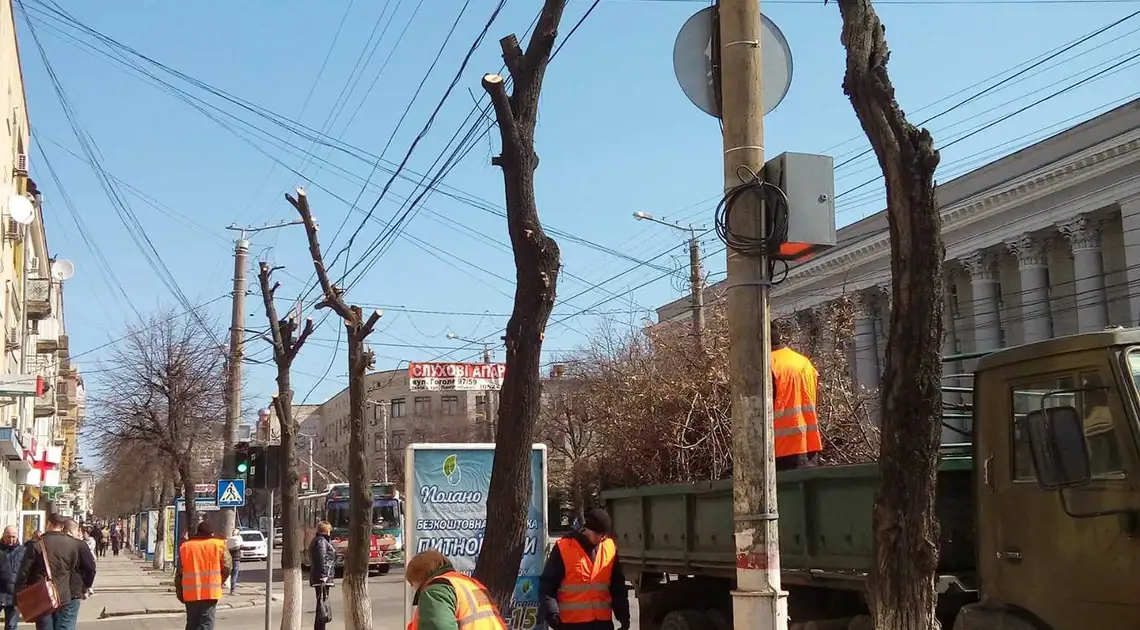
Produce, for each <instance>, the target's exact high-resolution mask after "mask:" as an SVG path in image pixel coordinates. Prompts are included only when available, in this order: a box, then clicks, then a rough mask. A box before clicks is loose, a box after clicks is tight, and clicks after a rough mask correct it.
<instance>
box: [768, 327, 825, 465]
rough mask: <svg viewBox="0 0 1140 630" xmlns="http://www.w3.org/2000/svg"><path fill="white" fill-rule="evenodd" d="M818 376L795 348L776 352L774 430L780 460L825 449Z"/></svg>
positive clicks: (774, 365) (808, 361) (773, 376)
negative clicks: (817, 410) (818, 405)
mask: <svg viewBox="0 0 1140 630" xmlns="http://www.w3.org/2000/svg"><path fill="white" fill-rule="evenodd" d="M818 379H819V376H818V373H817V372H816V370H815V366H814V365H812V364H811V361H810V360H809V359H808V358H807V357H805V356H804V355H802V354H800V353H798V352H796V351H795V350H792V349H791V348H780V349H778V350H773V351H772V384H773V389H774V390H775V391H774V392H773V393H774V394H775V396H774V398H773V403H772V407H773V409H772V411H773V415H772V421H773V422H772V425H773V426H772V428H773V432H774V438H775V443H776V444H775V445H776V457H788V456H790V455H801V454H804V453H814V452H816V451H819V450H822V449H823V440H822V439H821V438H820V434H819V420H818V419H817V417H816V415H815V404H816V391H817V388H818Z"/></svg>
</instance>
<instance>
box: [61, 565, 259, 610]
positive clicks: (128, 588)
mask: <svg viewBox="0 0 1140 630" xmlns="http://www.w3.org/2000/svg"><path fill="white" fill-rule="evenodd" d="M92 590H94V591H95V594H94V595H92V596H91V597H90V598H88V599H87V600H85V601H84V602H83V604H81V605H80V607H79V621H80V622H84V621H95V620H98V619H105V618H108V617H125V616H130V615H156V614H174V613H178V614H181V613H184V612H185V611H186V609H185V607H184V606H183V605H182V603H181V602H179V601H178V598H177V597H175V596H174V573H173V572H172V571H165V572H164V571H157V570H155V569H153V568H151V563H150V562H145V561H143V560H140V559H138V558H135V557H133V556H130V555H126V554H125V553H124V554H120V555H118V556H113V555H110V554H108V555H107V556H106V557H104V558H99V564H98V573H97V574H96V576H95V585H94V587H93V588H92ZM273 599H274V600H275V601H278V600H279V599H280V595H279V594H275V597H274V598H273ZM264 603H265V587H264V586H263V585H255V584H238V588H237V593H236V594H235V595H229V594H228V593H227V594H226V595H225V596H224V597H223V598H222V600H221V601H220V602H219V603H218V610H219V611H220V610H228V609H234V608H250V607H253V606H261V605H263V604H264Z"/></svg>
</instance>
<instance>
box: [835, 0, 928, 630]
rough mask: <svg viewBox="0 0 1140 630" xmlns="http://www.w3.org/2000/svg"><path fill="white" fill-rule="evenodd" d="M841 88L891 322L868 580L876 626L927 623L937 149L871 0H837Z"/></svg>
mask: <svg viewBox="0 0 1140 630" xmlns="http://www.w3.org/2000/svg"><path fill="white" fill-rule="evenodd" d="M839 10H840V14H841V15H842V18H843V32H842V42H843V45H844V47H845V48H846V49H847V72H846V75H845V77H844V80H843V90H844V92H845V93H846V94H847V96H848V97H849V98H850V100H851V105H852V106H853V108H854V109H855V113H856V115H857V116H858V118H859V122H860V124H861V125H862V127H863V130H864V131H865V132H866V133H867V138H868V140H870V142H871V146H872V147H873V148H874V150H875V154H876V156H877V157H878V159H879V165H880V166H881V167H882V170H883V176H884V179H885V181H886V187H887V220H888V224H889V226H890V239H891V274H892V276H891V299H892V302H893V304H892V309H891V318H890V328H889V334H888V337H887V353H886V368H885V370H884V373H883V383H882V387H881V396H882V437H881V443H880V452H879V487H878V492H877V493H876V496H875V505H874V516H873V520H874V532H875V540H874V553H875V562H874V564H873V565H872V569H871V576H870V583H869V585H868V591H869V595H870V599H871V609H872V617H873V619H874V623H875V628H877V629H878V630H934V629H937V628H939V623H938V620H937V618H936V616H935V605H936V604H937V601H938V594H937V591H936V590H935V575H936V572H937V568H938V551H939V549H938V543H939V525H938V519H937V517H936V516H935V489H936V481H937V474H938V457H939V454H938V447H939V442H940V437H941V433H942V431H941V419H942V391H941V381H942V365H941V362H940V360H939V355H940V353H941V350H942V334H943V330H942V327H943V322H942V312H943V294H944V289H945V287H944V279H943V274H942V262H943V258H944V256H945V249H944V246H943V242H942V221H941V216H940V214H939V211H938V204H937V201H936V199H935V196H934V172H935V169H936V168H937V167H938V161H939V154H938V151H937V150H936V149H935V148H934V140H933V138H931V136H930V133H929V132H928V131H926V130H925V129H922V130H920V129H917V128H916V127H914V126H913V125H911V124H910V123H908V122H907V120H906V116H905V114H903V112H902V110H901V108H900V107H899V105H898V102H897V101H896V100H895V94H894V88H893V87H892V85H891V81H890V77H889V76H888V74H887V58H888V56H889V52H888V49H887V42H886V34H885V29H884V28H883V25H882V23H881V22H880V21H879V17H878V15H876V13H875V10H874V9H873V8H872V7H871V2H870V0H840V2H839Z"/></svg>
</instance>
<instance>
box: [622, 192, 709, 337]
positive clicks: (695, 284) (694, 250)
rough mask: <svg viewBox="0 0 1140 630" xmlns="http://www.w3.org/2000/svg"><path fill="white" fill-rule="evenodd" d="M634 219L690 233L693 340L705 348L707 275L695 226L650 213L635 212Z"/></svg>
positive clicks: (690, 295) (690, 292) (690, 290)
mask: <svg viewBox="0 0 1140 630" xmlns="http://www.w3.org/2000/svg"><path fill="white" fill-rule="evenodd" d="M633 218H635V219H637V220H639V221H652V222H654V223H659V224H661V225H665V226H668V227H671V228H673V229H675V230H681V231H683V232H688V233H689V302H690V308H691V309H692V317H691V319H692V324H693V338H694V339H695V340H696V344H697V348H698V349H700V348H703V347H704V330H705V274H704V271H703V270H702V269H701V241H700V239H698V238H697V231H696V230H695V229H694V228H693V226H691V225H690V226H689V227H685V226H683V225H681V224H679V223H672V222H670V221H663V220H661V219H658V218H657V217H655V216H653V215H652V214H649V213H648V212H634V213H633Z"/></svg>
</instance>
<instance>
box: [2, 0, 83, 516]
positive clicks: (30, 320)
mask: <svg viewBox="0 0 1140 630" xmlns="http://www.w3.org/2000/svg"><path fill="white" fill-rule="evenodd" d="M0 74H2V75H3V81H4V83H5V87H6V88H7V89H5V90H3V91H0V101H2V102H3V105H4V107H3V112H4V118H5V128H4V132H3V133H4V134H6V135H5V137H4V140H3V141H0V146H3V147H4V148H3V149H2V150H0V237H2V238H0V282H2V284H3V288H4V296H3V298H4V299H3V303H2V304H0V321H2V324H3V338H4V347H3V358H2V359H0V382H3V383H4V384H5V388H4V391H0V455H2V456H3V457H0V462H2V467H3V470H2V471H0V518H2V519H3V522H4V523H17V522H24V525H25V529H27V528H28V527H30V526H32V525H33V524H34V523H36V522H39V521H42V518H43V516H44V514H46V512H47V511H49V510H51V509H52V504H53V501H60V502H61V503H62V504H65V505H66V504H68V501H69V500H70V498H71V497H69V496H67V494H68V493H67V483H68V478H69V475H70V474H71V473H73V472H75V471H76V470H77V465H78V444H77V436H78V434H79V430H80V428H81V426H82V422H83V417H84V413H85V408H84V405H83V404H82V403H83V399H82V389H83V381H82V378H81V377H80V375H79V370H78V367H77V366H76V365H74V364H73V363H72V362H71V358H70V347H69V343H68V336H67V331H66V327H65V323H64V317H63V305H64V291H63V282H62V279H63V277H64V276H69V275H70V274H69V273H60V270H61V269H62V268H61V267H59V266H57V267H56V268H55V269H56V272H57V273H56V276H55V277H53V274H52V270H53V264H54V263H55V260H54V259H53V258H52V257H51V256H50V254H49V252H50V250H49V247H48V239H47V233H46V231H45V229H44V222H43V209H42V207H41V205H40V195H39V192H38V190H37V187H36V185H35V182H34V181H33V180H32V178H31V177H30V173H29V159H28V152H29V147H30V135H29V133H30V125H29V121H28V111H27V103H26V100H25V97H24V83H23V76H22V72H21V68H20V56H19V50H18V46H17V42H16V27H15V19H14V12H13V5H12V2H11V0H9V1H8V2H0ZM21 198H22V199H21ZM25 200H27V201H25ZM28 202H31V204H30V205H31V208H32V209H33V212H32V216H31V217H29V216H27V213H26V212H24V211H17V212H16V213H15V215H14V214H13V208H17V210H19V208H18V206H23V207H24V209H25V210H26V208H27V207H28V205H29V204H28ZM29 219H30V222H29ZM36 377H38V379H39V381H38V382H39V384H40V386H39V388H38V389H37V392H38V395H34V396H33V395H26V394H25V393H22V392H14V391H13V386H15V385H19V384H22V385H24V386H26V385H27V384H28V383H29V382H32V383H34V382H36V381H37V378H36ZM15 389H20V388H19V387H15ZM45 487H46V488H47V491H46V492H43V491H41V490H43V489H44V488H45ZM25 517H27V518H28V519H30V520H26V519H25Z"/></svg>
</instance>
